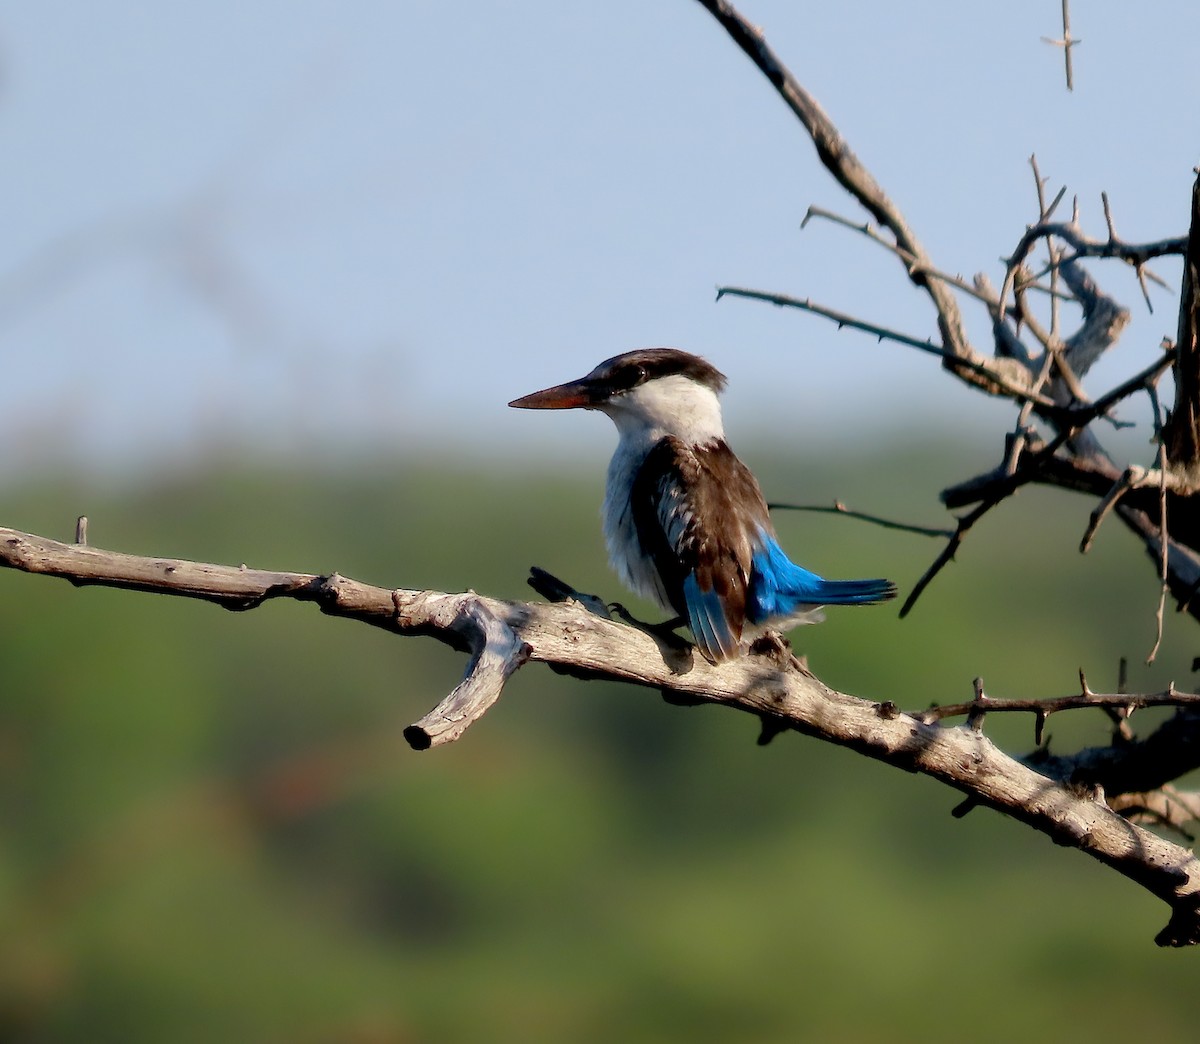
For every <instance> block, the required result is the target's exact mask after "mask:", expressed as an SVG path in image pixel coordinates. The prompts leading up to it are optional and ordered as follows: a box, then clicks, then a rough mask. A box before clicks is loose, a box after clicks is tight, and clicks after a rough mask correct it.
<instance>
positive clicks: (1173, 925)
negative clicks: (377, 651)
mask: <svg viewBox="0 0 1200 1044" xmlns="http://www.w3.org/2000/svg"><path fill="white" fill-rule="evenodd" d="M0 566H6V567H9V568H13V569H17V570H21V571H23V572H27V573H41V574H46V575H50V576H58V577H62V578H63V579H66V580H68V581H70V582H71V583H72V584H75V585H76V586H87V585H101V586H105V587H116V588H124V589H129V590H137V591H148V592H154V593H157V594H164V595H176V596H182V597H187V598H199V599H202V600H204V601H209V602H215V603H216V604H218V605H221V606H224V607H225V608H227V609H231V610H246V609H252V608H255V607H257V606H259V605H262V603H264V602H266V601H267V600H269V599H272V598H292V599H296V600H298V601H304V602H313V603H315V604H316V605H317V606H318V608H320V610H321V611H322V612H324V613H327V614H329V615H332V616H343V617H349V618H350V619H354V620H359V621H361V622H363V623H367V624H371V625H373V626H376V627H381V628H383V629H385V630H388V631H391V632H393V633H396V634H400V635H425V636H428V637H432V638H436V639H437V640H438V641H441V642H444V643H446V644H447V645H450V646H451V647H453V648H455V649H458V650H460V651H464V652H468V653H470V654H471V659H470V661H469V663H468V666H467V669H466V673H465V675H464V677H463V681H462V682H461V683H460V684H459V685H458V686H457V687H456V688H455V689H454V691H453V692H451V693H450V694H449V695H448V696H447V697H446V698H445V699H443V700H442V701H441V702H440V703H439V704H438V705H437V706H436V707H435V708H434V709H433V710H432V711H430V712H429V713H428V714H426V715H425V716H424V717H423V718H421V719H420V720H419V721H418V722H416V723H415V724H413V725H411V726H409V727H408V728H407V729H405V733H404V734H405V738H406V739H407V740H408V742H409V744H410V745H411V746H413V747H414V748H416V749H425V748H429V747H432V746H437V745H440V744H444V743H449V742H451V741H453V740H455V739H458V738H459V737H460V736H461V735H462V734H463V732H465V731H466V729H467V728H469V727H470V725H471V724H472V723H473V722H475V721H476V720H478V719H479V718H480V717H481V716H482V715H483V714H484V713H485V712H486V711H487V710H488V708H489V707H491V706H492V705H493V704H494V703H495V702H496V700H497V699H498V698H499V696H500V693H501V691H502V689H503V686H504V683H505V682H506V681H507V679H508V678H509V677H510V676H511V675H512V673H513V672H514V671H516V670H518V669H519V668H520V667H521V666H522V665H523V664H525V663H526V662H528V661H530V660H534V661H538V662H541V663H545V664H547V665H549V666H551V667H553V668H555V669H556V670H558V671H560V672H563V673H567V674H571V675H573V676H575V677H578V678H582V679H609V680H618V681H626V682H631V683H633V684H636V685H643V686H647V687H650V688H654V689H658V690H659V691H661V692H662V693H664V694H665V695H668V696H676V697H679V698H681V699H682V700H685V701H691V702H695V701H702V702H711V703H717V704H723V705H725V706H728V707H732V708H734V709H737V710H741V711H745V712H747V713H750V714H754V715H756V716H758V717H759V718H760V719H762V721H763V723H764V734H769V733H772V732H778V731H785V730H794V731H796V732H800V733H803V734H805V735H808V736H813V737H816V738H818V739H822V740H825V741H827V742H830V743H835V744H838V745H841V746H845V747H849V748H851V749H853V750H855V751H857V752H859V753H861V754H864V755H866V756H868V757H871V758H875V759H877V760H879V761H883V762H886V763H887V764H889V765H894V766H896V767H897V768H902V769H904V770H905V771H908V772H918V773H923V774H925V775H928V776H932V777H933V778H934V779H937V780H940V781H941V782H943V783H945V784H947V785H948V786H951V787H953V788H954V789H956V790H958V791H961V792H962V793H963V794H965V795H966V796H967V799H968V801H969V802H970V803H972V804H977V805H983V806H986V807H989V808H993V809H995V810H997V811H999V812H1002V813H1004V814H1005V815H1009V816H1012V817H1013V818H1015V819H1017V820H1020V821H1021V822H1023V823H1025V824H1027V825H1028V826H1031V827H1033V828H1034V829H1035V830H1038V831H1040V832H1041V833H1043V834H1046V835H1047V836H1048V837H1049V838H1050V839H1051V840H1053V841H1054V842H1055V843H1056V844H1060V845H1065V846H1068V847H1071V848H1077V849H1079V850H1080V851H1082V852H1085V853H1087V854H1088V855H1090V856H1091V857H1092V858H1094V859H1097V860H1099V861H1100V862H1102V863H1104V864H1105V865H1107V866H1110V867H1112V868H1113V869H1114V870H1116V871H1117V872H1118V873H1121V874H1123V875H1125V876H1126V877H1128V878H1130V879H1131V880H1133V881H1136V882H1137V883H1138V884H1140V885H1142V887H1144V888H1146V889H1147V890H1149V891H1150V892H1151V893H1153V894H1154V895H1156V896H1158V897H1159V898H1160V899H1162V900H1163V901H1164V902H1165V903H1167V905H1168V906H1169V907H1170V909H1171V916H1170V920H1169V923H1168V924H1167V926H1166V927H1165V928H1164V929H1163V930H1162V931H1161V932H1159V933H1158V935H1157V936H1156V942H1158V943H1159V945H1163V946H1186V945H1194V944H1196V943H1198V942H1200V861H1198V860H1197V859H1196V857H1195V856H1194V855H1193V854H1192V853H1191V851H1189V850H1188V849H1185V848H1183V847H1181V846H1179V845H1176V844H1173V843H1171V842H1169V841H1167V840H1165V839H1164V838H1162V837H1159V836H1158V835H1156V834H1154V833H1152V832H1151V831H1149V830H1146V829H1145V828H1143V827H1141V826H1138V825H1137V824H1135V823H1132V822H1129V821H1128V820H1126V819H1124V818H1123V817H1122V816H1120V815H1119V814H1117V813H1116V812H1114V811H1113V810H1112V809H1111V808H1110V807H1109V806H1108V805H1107V804H1106V802H1105V801H1104V795H1103V794H1102V793H1101V792H1099V791H1098V790H1096V789H1094V788H1092V789H1090V790H1089V789H1080V788H1078V787H1073V786H1070V785H1066V784H1063V783H1061V782H1059V781H1056V780H1055V779H1052V778H1050V777H1049V776H1045V775H1042V774H1040V773H1039V772H1037V771H1035V770H1034V769H1033V768H1031V767H1030V766H1029V765H1028V764H1024V763H1022V762H1021V761H1018V760H1016V759H1015V758H1012V757H1010V756H1009V755H1007V754H1005V753H1004V752H1003V751H1002V750H1000V749H999V748H998V747H996V746H995V745H994V744H993V743H992V742H991V741H990V740H989V739H988V738H987V737H986V736H985V735H984V734H983V732H982V729H981V728H980V727H979V725H980V722H979V721H975V722H974V723H973V724H966V725H959V726H947V725H945V724H943V723H941V722H939V721H936V720H927V719H925V718H923V717H922V716H920V715H912V714H907V713H904V712H902V711H900V710H899V709H897V707H896V706H895V704H894V703H892V702H891V701H882V702H879V701H873V700H865V699H861V698H859V697H857V696H852V695H849V694H847V693H844V692H838V691H836V690H835V689H832V688H830V687H829V686H827V685H825V684H824V683H823V682H822V681H821V680H820V679H819V678H817V677H816V676H815V675H813V674H812V673H811V672H809V671H808V670H807V669H806V668H805V667H804V666H803V664H801V663H800V661H798V660H797V659H796V658H795V657H794V656H792V655H791V654H790V652H789V651H788V650H787V648H786V646H785V645H784V644H782V642H781V641H774V642H762V643H759V644H758V645H757V646H756V648H755V649H754V650H752V652H751V654H750V655H748V656H745V657H743V658H741V659H739V660H736V661H732V662H727V663H724V664H722V665H720V666H713V665H711V664H709V663H707V662H706V661H705V660H704V659H703V658H701V657H698V656H694V655H693V654H692V652H691V650H690V649H688V648H683V647H679V646H677V645H673V644H671V643H670V642H668V641H667V640H665V639H663V638H661V637H659V636H655V635H652V634H649V633H647V632H645V631H642V630H639V629H637V628H635V627H631V626H628V625H626V624H621V623H617V622H615V621H612V620H608V619H605V618H603V617H602V616H600V615H597V614H596V613H594V612H591V611H589V610H588V609H587V608H585V606H584V605H583V604H581V603H580V602H578V601H574V600H571V601H565V602H560V603H540V602H509V601H503V600H500V599H496V598H488V597H485V596H482V595H478V594H475V593H474V592H472V591H467V592H465V593H461V594H450V593H445V592H441V591H416V590H404V589H388V588H382V587H375V586H372V585H370V584H364V583H360V582H358V581H356V580H351V579H349V578H347V577H344V576H340V575H338V574H337V573H334V574H331V575H328V576H320V575H316V574H310V573H290V572H274V571H269V570H262V569H250V568H247V567H246V566H224V565H212V564H207V563H202V562H192V561H187V560H183V559H168V558H153V557H145V556H140V555H129V554H122V553H118V552H114V551H104V550H101V549H99V548H95V547H90V546H87V545H84V544H64V543H60V542H58V541H55V540H50V539H47V538H45V537H41V536H36V535H33V534H30V533H22V532H18V531H16V530H13V529H6V528H0Z"/></svg>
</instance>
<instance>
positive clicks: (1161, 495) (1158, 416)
mask: <svg viewBox="0 0 1200 1044" xmlns="http://www.w3.org/2000/svg"><path fill="white" fill-rule="evenodd" d="M1146 394H1147V395H1149V396H1150V405H1151V407H1152V410H1153V416H1154V437H1155V438H1156V439H1157V440H1158V476H1159V478H1158V528H1159V534H1160V540H1161V543H1162V553H1161V557H1160V558H1159V573H1158V576H1159V582H1160V586H1159V591H1158V607H1157V609H1155V612H1154V646H1153V647H1152V648H1151V650H1150V654H1149V655H1148V656H1147V657H1146V666H1149V665H1150V664H1152V663H1153V662H1154V660H1155V658H1156V657H1157V656H1158V650H1159V647H1160V646H1161V645H1162V638H1163V616H1164V614H1165V612H1166V607H1167V591H1168V590H1169V585H1168V584H1167V576H1168V564H1169V555H1170V548H1171V536H1170V533H1169V532H1168V529H1167V444H1166V440H1165V439H1164V438H1163V429H1162V406H1161V404H1160V403H1159V401H1158V387H1157V385H1156V384H1155V383H1154V382H1150V383H1148V384H1147V385H1146Z"/></svg>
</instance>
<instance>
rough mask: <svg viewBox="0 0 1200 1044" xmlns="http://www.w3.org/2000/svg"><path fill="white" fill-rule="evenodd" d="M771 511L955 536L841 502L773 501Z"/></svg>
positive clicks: (912, 531)
mask: <svg viewBox="0 0 1200 1044" xmlns="http://www.w3.org/2000/svg"><path fill="white" fill-rule="evenodd" d="M767 507H768V508H769V509H770V510H771V511H807V512H811V513H813V514H818V515H842V516H844V517H845V518H856V519H858V520H859V521H860V522H870V523H871V524H872V525H876V526H880V527H881V528H883V529H895V530H898V531H900V532H901V533H915V534H917V536H927V537H946V538H947V539H948V538H950V537H952V536H953V535H954V532H953V530H950V529H938V528H935V527H933V526H916V525H912V524H911V523H909V522H896V521H895V520H894V519H890V518H883V517H881V516H879V515H869V514H867V513H866V512H864V511H855V510H853V509H852V508H848V507H846V505H845V504H843V503H842V502H841V501H840V500H835V501H834V502H833V503H832V504H783V503H778V502H776V501H772V502H771V503H769V504H768V505H767Z"/></svg>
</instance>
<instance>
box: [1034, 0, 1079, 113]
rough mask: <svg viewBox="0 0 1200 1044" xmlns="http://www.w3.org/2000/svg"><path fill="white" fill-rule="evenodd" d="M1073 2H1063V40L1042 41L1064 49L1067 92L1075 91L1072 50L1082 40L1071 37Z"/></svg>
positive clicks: (1045, 38) (1064, 0) (1063, 0)
mask: <svg viewBox="0 0 1200 1044" xmlns="http://www.w3.org/2000/svg"><path fill="white" fill-rule="evenodd" d="M1070 8H1071V0H1062V25H1063V34H1062V39H1061V40H1052V39H1051V38H1050V37H1048V36H1043V37H1042V40H1043V41H1044V42H1045V43H1048V44H1052V45H1053V46H1055V47H1061V48H1062V49H1063V61H1064V62H1065V63H1066V66H1067V90H1068V91H1073V90H1075V77H1074V74H1073V72H1072V69H1071V49H1072V48H1074V47H1078V46H1079V45H1080V44H1081V43H1083V41H1082V40H1076V39H1075V38H1074V37H1073V36H1072V35H1071V9H1070Z"/></svg>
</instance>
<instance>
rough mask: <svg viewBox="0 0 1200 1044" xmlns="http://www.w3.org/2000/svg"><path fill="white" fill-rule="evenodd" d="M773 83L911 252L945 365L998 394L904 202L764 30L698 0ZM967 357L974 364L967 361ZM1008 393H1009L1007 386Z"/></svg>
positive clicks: (842, 178) (844, 180) (852, 187)
mask: <svg viewBox="0 0 1200 1044" xmlns="http://www.w3.org/2000/svg"><path fill="white" fill-rule="evenodd" d="M699 3H700V4H701V6H702V7H704V9H705V10H707V11H708V12H709V14H711V15H712V16H713V17H714V18H715V19H716V20H717V22H718V23H719V24H720V25H721V27H722V28H723V29H724V30H725V31H726V32H727V33H728V34H729V36H730V38H731V39H732V40H733V41H734V43H736V44H737V45H738V47H740V48H741V49H742V51H743V52H745V54H746V55H747V56H748V57H749V58H750V60H751V61H752V62H754V64H755V65H756V66H757V67H758V69H759V71H760V72H761V73H762V74H763V75H764V76H765V77H766V78H767V80H768V81H769V82H770V83H771V86H772V87H774V88H775V90H776V92H777V93H778V94H779V96H780V97H781V98H782V99H783V101H784V102H785V103H786V104H787V106H788V107H789V108H790V109H791V110H792V112H793V113H794V114H795V115H796V117H797V119H799V121H800V123H801V124H802V125H803V126H804V129H805V130H806V131H807V132H808V135H809V137H810V138H811V139H812V142H813V145H814V146H815V147H816V150H817V156H818V157H819V158H820V160H821V162H822V163H823V164H824V166H825V168H826V169H827V170H828V171H829V173H830V174H832V175H833V177H834V178H835V179H836V180H837V182H838V183H839V184H840V185H841V186H842V187H843V188H845V189H846V191H847V192H849V193H850V194H851V195H852V196H853V197H854V198H855V199H856V200H857V201H858V202H859V204H860V205H861V206H862V207H863V208H864V209H865V210H866V211H867V212H868V213H869V214H870V215H871V216H872V217H874V218H875V220H876V221H877V222H878V223H879V224H880V226H881V227H883V228H886V229H887V230H888V231H889V232H890V233H891V234H892V235H893V236H895V239H896V245H897V247H899V248H900V250H902V251H903V252H904V254H905V255H907V256H908V257H910V258H912V262H911V263H910V264H908V265H907V270H908V277H909V279H910V280H911V281H912V283H913V285H915V286H917V287H919V288H920V289H921V290H922V291H924V292H925V293H926V294H927V295H928V296H929V299H930V300H931V301H932V302H933V306H934V308H935V310H936V311H937V323H938V331H939V333H940V334H941V339H942V347H943V349H944V350H945V352H946V354H945V356H944V357H943V358H944V363H945V366H946V368H947V369H949V370H951V371H953V372H954V373H956V374H957V375H958V376H959V377H960V378H961V379H962V380H964V381H966V382H967V383H968V384H972V385H974V386H976V387H978V388H981V389H983V390H984V391H987V392H988V393H990V394H995V393H996V391H997V386H996V383H995V381H993V380H991V379H989V378H990V371H989V369H988V367H987V366H986V359H985V358H984V357H983V356H982V355H980V354H979V353H978V352H976V350H975V349H974V348H973V347H971V343H970V340H969V339H968V337H967V334H966V329H965V327H964V325H963V319H962V313H961V312H960V310H959V307H958V301H957V299H956V298H955V296H954V293H953V291H952V289H951V288H950V287H949V286H947V285H945V284H944V283H943V282H942V281H941V280H940V279H937V278H934V277H931V276H929V275H928V274H926V269H933V268H935V267H936V266H934V265H933V264H932V263H931V261H930V258H929V255H928V253H927V252H926V250H925V247H924V246H923V245H922V244H921V241H920V240H919V239H917V236H916V234H915V233H914V232H913V230H912V229H911V228H910V227H909V225H908V221H907V220H906V219H905V217H904V214H903V213H902V212H901V210H900V208H899V207H897V206H896V204H895V203H894V202H892V200H891V199H890V198H889V197H888V195H887V193H885V192H884V190H883V187H882V186H881V185H880V184H879V182H878V181H876V180H875V177H874V175H872V174H871V172H870V171H869V170H868V169H867V168H866V167H865V166H864V165H863V164H862V162H861V161H860V160H859V158H858V157H857V156H856V155H855V154H854V152H853V151H852V150H851V148H850V146H849V145H848V144H847V142H846V140H845V138H843V137H842V134H841V132H840V131H839V130H838V128H837V126H836V125H835V124H834V122H833V121H832V120H831V119H830V118H829V116H828V115H827V114H826V112H825V110H824V109H823V108H821V105H820V104H819V103H818V102H817V100H816V98H814V97H813V96H812V95H811V94H809V92H808V91H807V90H805V89H804V87H803V86H802V85H801V84H800V82H799V81H798V80H797V79H796V78H795V76H793V75H792V73H791V72H790V71H789V70H788V68H787V67H786V66H785V65H784V64H783V63H782V62H781V61H780V60H779V57H778V55H776V54H775V52H774V51H773V50H772V49H771V47H770V46H769V45H768V44H767V42H766V40H765V39H764V38H763V34H762V32H761V31H760V30H759V29H758V28H757V27H756V26H754V25H753V24H751V23H750V22H749V21H748V20H747V19H746V18H744V17H743V16H742V15H741V14H740V13H739V12H738V11H737V10H736V8H734V6H733V5H732V4H730V3H728V2H727V0H699ZM964 362H971V363H974V365H970V366H964V365H962V364H963V363H964ZM1006 393H1007V394H1011V392H1010V391H1007V390H1006Z"/></svg>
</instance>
